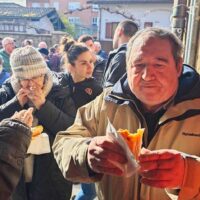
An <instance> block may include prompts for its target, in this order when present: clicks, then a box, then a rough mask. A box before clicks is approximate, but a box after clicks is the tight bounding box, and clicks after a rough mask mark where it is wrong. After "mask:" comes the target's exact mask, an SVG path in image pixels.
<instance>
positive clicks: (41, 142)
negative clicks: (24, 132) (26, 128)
mask: <svg viewBox="0 0 200 200" xmlns="http://www.w3.org/2000/svg"><path fill="white" fill-rule="evenodd" d="M50 152H51V148H50V143H49V136H48V135H47V134H46V133H42V134H40V135H38V136H36V137H35V138H34V139H32V140H31V143H30V145H29V148H28V150H27V153H28V154H34V155H40V154H45V153H50Z"/></svg>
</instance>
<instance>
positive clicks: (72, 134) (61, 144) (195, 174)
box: [53, 65, 200, 200]
mask: <svg viewBox="0 0 200 200" xmlns="http://www.w3.org/2000/svg"><path fill="white" fill-rule="evenodd" d="M199 88H200V76H199V74H198V73H197V72H196V71H195V70H194V69H192V68H191V67H189V66H186V65H185V66H184V68H183V73H182V75H181V76H180V80H179V88H178V91H177V94H176V96H175V97H174V101H173V103H171V104H170V105H169V106H168V107H167V109H166V110H164V111H163V112H161V114H159V117H158V121H157V123H156V124H155V125H154V127H153V129H151V130H153V133H151V134H153V136H152V137H151V139H148V138H149V137H148V135H149V127H148V126H147V122H146V120H145V117H144V115H143V114H142V111H141V109H140V102H139V100H137V99H136V97H135V96H134V95H133V94H132V93H131V92H130V88H129V87H128V83H127V77H126V76H124V77H123V78H122V79H120V80H119V81H118V82H117V83H116V85H115V86H114V87H113V88H112V89H108V90H107V91H105V92H104V93H103V94H102V95H101V96H99V97H98V98H97V99H95V100H94V101H93V102H91V103H90V104H88V105H87V106H83V107H81V108H80V109H79V111H78V113H77V116H76V120H75V123H74V124H73V126H71V127H70V128H69V129H67V130H66V131H62V132H60V133H59V134H58V135H57V137H56V139H55V142H54V145H53V150H54V156H55V158H56V160H57V163H58V165H59V167H60V169H61V170H62V172H63V174H64V176H65V177H66V178H67V179H69V180H75V181H82V182H96V189H97V195H98V198H99V199H100V200H122V199H123V200H155V199H159V200H169V199H170V198H172V191H168V190H164V189H159V188H154V187H149V186H146V185H144V184H141V183H140V181H139V175H138V174H135V175H133V176H132V177H129V178H126V177H115V176H110V175H103V174H95V173H94V174H92V176H91V173H89V171H88V167H87V158H86V155H87V149H88V143H89V142H88V141H89V140H90V138H91V137H95V136H102V135H105V133H106V127H107V124H108V119H109V121H110V122H111V123H112V124H113V126H114V127H115V129H116V130H118V129H119V128H122V129H129V131H130V132H135V131H136V130H137V129H138V128H145V133H144V138H143V139H144V141H143V146H144V147H146V148H148V149H150V150H157V149H176V150H178V151H181V152H184V153H186V154H188V155H187V156H186V162H185V163H186V164H185V177H184V182H183V184H182V187H181V188H180V190H174V191H173V194H174V195H175V199H180V200H188V199H195V200H196V199H200V192H199V191H200V181H199V174H200V157H198V156H199V155H200V147H199V143H200V124H199V123H198V122H199V120H200V93H199ZM66 148H67V149H68V151H69V152H70V154H69V153H68V152H67V150H66Z"/></svg>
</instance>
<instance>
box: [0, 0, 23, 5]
mask: <svg viewBox="0 0 200 200" xmlns="http://www.w3.org/2000/svg"><path fill="white" fill-rule="evenodd" d="M0 3H17V4H20V5H22V6H26V0H0Z"/></svg>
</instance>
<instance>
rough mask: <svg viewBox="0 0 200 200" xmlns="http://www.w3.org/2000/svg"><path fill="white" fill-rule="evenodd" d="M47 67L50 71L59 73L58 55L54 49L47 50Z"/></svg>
mask: <svg viewBox="0 0 200 200" xmlns="http://www.w3.org/2000/svg"><path fill="white" fill-rule="evenodd" d="M48 58H49V67H50V69H51V70H52V71H55V72H60V59H61V57H60V55H59V54H58V53H57V52H56V48H54V47H51V48H50V49H49V56H48Z"/></svg>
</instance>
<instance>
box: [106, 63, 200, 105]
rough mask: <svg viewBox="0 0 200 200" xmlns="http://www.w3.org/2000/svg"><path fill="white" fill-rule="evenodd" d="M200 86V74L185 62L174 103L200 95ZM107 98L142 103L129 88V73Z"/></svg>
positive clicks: (108, 99)
mask: <svg viewBox="0 0 200 200" xmlns="http://www.w3.org/2000/svg"><path fill="white" fill-rule="evenodd" d="M199 88H200V76H199V74H198V73H197V72H196V70H195V69H194V68H192V67H190V66H189V65H185V64H184V66H183V72H182V75H181V76H180V78H179V87H178V91H177V94H176V95H175V97H174V103H175V104H176V103H179V102H181V101H183V100H188V99H191V98H198V97H200V93H199V92H198V91H199ZM105 100H107V101H113V102H115V103H116V104H121V103H122V102H123V103H128V102H130V101H134V102H136V104H137V105H140V101H139V100H138V99H137V98H136V97H135V95H134V94H133V93H132V92H131V90H130V88H129V85H128V80H127V74H124V76H122V78H121V79H120V80H119V81H118V82H117V83H116V84H115V85H114V86H113V88H112V90H111V92H110V93H109V94H108V95H107V96H106V97H105Z"/></svg>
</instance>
